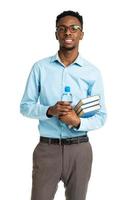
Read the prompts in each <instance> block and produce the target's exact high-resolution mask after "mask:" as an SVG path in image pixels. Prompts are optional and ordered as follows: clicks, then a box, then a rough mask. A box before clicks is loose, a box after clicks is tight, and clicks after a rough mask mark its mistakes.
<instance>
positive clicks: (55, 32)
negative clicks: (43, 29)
mask: <svg viewBox="0 0 130 200" xmlns="http://www.w3.org/2000/svg"><path fill="white" fill-rule="evenodd" d="M55 36H56V39H57V40H58V35H57V32H55Z"/></svg>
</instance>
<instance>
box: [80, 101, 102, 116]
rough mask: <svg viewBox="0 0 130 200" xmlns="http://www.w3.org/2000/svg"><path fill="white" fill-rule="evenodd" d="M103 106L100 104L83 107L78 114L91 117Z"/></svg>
mask: <svg viewBox="0 0 130 200" xmlns="http://www.w3.org/2000/svg"><path fill="white" fill-rule="evenodd" d="M100 108H101V106H100V104H98V105H95V106H91V107H88V108H84V109H82V110H81V111H80V112H79V113H78V114H77V115H78V116H79V117H81V116H82V117H91V116H93V115H94V114H95V112H96V111H98V110H99V109H100Z"/></svg>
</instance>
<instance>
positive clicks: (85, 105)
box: [76, 100, 100, 115]
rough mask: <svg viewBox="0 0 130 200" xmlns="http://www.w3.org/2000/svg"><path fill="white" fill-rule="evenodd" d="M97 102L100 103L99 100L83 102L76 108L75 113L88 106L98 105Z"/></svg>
mask: <svg viewBox="0 0 130 200" xmlns="http://www.w3.org/2000/svg"><path fill="white" fill-rule="evenodd" d="M99 104H100V102H99V100H97V101H93V102H90V103H86V104H83V105H81V106H80V107H79V108H78V109H77V110H76V113H77V115H78V113H80V112H81V111H82V110H83V109H86V108H89V107H91V106H96V105H99Z"/></svg>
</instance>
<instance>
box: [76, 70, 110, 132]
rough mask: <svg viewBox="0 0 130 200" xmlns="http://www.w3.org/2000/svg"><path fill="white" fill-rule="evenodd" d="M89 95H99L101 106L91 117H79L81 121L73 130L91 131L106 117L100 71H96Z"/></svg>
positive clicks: (102, 122) (103, 121)
mask: <svg viewBox="0 0 130 200" xmlns="http://www.w3.org/2000/svg"><path fill="white" fill-rule="evenodd" d="M90 94H91V96H93V95H99V96H100V106H101V108H100V109H99V110H98V111H97V112H95V114H94V115H93V116H91V117H88V118H87V117H86V118H82V117H80V120H81V123H80V126H79V128H78V129H76V128H74V130H75V131H91V130H94V129H98V128H101V127H102V126H103V125H104V123H105V121H106V117H107V112H106V107H105V99H104V88H103V81H102V77H101V73H100V72H99V71H97V73H96V77H95V80H94V82H93V84H92V86H91V91H90Z"/></svg>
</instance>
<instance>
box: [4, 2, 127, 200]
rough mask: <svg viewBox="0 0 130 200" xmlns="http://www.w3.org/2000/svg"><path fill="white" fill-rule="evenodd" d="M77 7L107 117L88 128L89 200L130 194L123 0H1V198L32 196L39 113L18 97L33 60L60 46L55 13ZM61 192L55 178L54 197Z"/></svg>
mask: <svg viewBox="0 0 130 200" xmlns="http://www.w3.org/2000/svg"><path fill="white" fill-rule="evenodd" d="M69 9H72V10H74V11H79V13H80V14H81V15H83V17H84V32H85V36H84V39H83V41H82V42H81V44H80V53H81V54H82V56H84V57H85V58H86V59H87V60H89V61H90V62H92V63H93V64H95V65H96V66H97V67H98V68H99V69H100V70H101V72H102V76H103V80H104V88H105V97H106V106H107V111H108V118H107V122H106V124H105V126H104V127H103V128H101V129H99V130H96V131H92V132H89V138H90V141H91V144H92V147H93V154H94V155H93V156H94V160H93V168H92V176H91V180H90V184H89V189H88V195H87V199H88V200H95V199H100V200H104V199H105V200H110V199H112V200H115V199H118V200H122V199H123V200H129V199H130V194H129V187H130V156H129V151H130V147H129V146H130V136H129V134H130V131H129V123H130V122H129V121H130V117H129V112H130V109H129V107H130V106H129V102H130V95H129V91H130V89H129V85H130V78H129V67H130V56H129V52H130V39H129V38H130V26H129V24H130V23H129V19H130V12H129V4H128V1H127V0H118V1H117V0H109V1H107V0H98V1H97V0H84V1H83V0H80V1H77V2H76V1H75V0H71V1H70V0H66V1H60V0H55V1H51V0H47V1H43V0H37V1H35V0H21V1H20V0H12V1H9V0H4V1H3V2H2V1H1V2H0V93H1V96H0V101H1V103H0V113H1V115H0V117H1V120H0V130H1V131H0V198H1V199H3V200H8V199H11V200H29V199H30V193H31V173H32V152H33V149H34V147H35V145H36V144H37V142H38V140H39V133H38V129H37V125H38V121H37V120H33V119H28V118H25V117H23V116H22V115H21V114H20V113H19V104H20V101H21V98H22V95H23V91H24V88H25V84H26V80H27V77H28V74H29V72H30V69H31V67H32V65H33V63H34V62H35V61H37V60H39V59H41V58H43V57H46V56H50V55H53V54H55V53H56V51H57V50H58V43H57V41H56V40H55V35H54V33H55V18H56V16H57V15H58V14H59V13H60V12H62V11H64V10H69ZM61 199H63V200H65V197H64V187H63V183H62V182H60V183H59V187H58V190H57V193H56V195H55V200H61Z"/></svg>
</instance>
